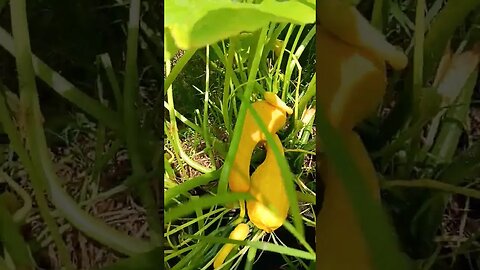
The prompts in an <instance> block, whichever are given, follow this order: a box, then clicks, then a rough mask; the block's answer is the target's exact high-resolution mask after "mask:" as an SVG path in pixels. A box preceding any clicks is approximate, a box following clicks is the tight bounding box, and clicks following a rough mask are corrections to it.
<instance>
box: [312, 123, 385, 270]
mask: <svg viewBox="0 0 480 270" xmlns="http://www.w3.org/2000/svg"><path fill="white" fill-rule="evenodd" d="M344 138H345V142H346V144H347V146H348V148H349V150H350V153H351V155H352V156H353V158H354V160H355V161H356V163H357V166H358V167H359V168H360V169H361V173H362V176H363V177H364V179H367V181H368V182H367V186H368V187H369V190H370V192H371V196H372V197H373V198H375V199H376V200H377V201H378V202H379V203H380V193H379V186H378V179H377V176H376V172H375V168H374V167H373V165H372V163H371V161H370V157H369V155H368V152H367V151H366V149H365V148H364V146H363V144H362V142H361V140H360V138H359V137H358V135H357V134H356V133H354V132H353V131H351V132H349V133H347V134H346V135H344ZM319 162H320V170H319V174H320V177H321V179H322V181H323V183H324V184H325V193H324V199H323V203H322V209H321V210H320V213H319V215H318V216H317V227H316V229H317V239H316V241H317V242H316V246H317V248H316V252H317V256H318V257H317V269H319V270H327V269H335V270H351V269H355V270H371V269H373V267H372V265H371V262H370V254H369V253H368V246H367V244H366V242H365V239H364V238H363V233H362V231H361V229H360V225H359V223H358V221H357V219H356V216H355V213H354V212H353V208H352V205H351V204H350V203H349V199H348V194H347V191H346V190H345V188H344V186H343V183H342V181H341V179H339V178H338V176H337V173H336V172H335V171H334V168H333V166H332V164H331V163H330V161H329V160H328V159H327V158H325V157H321V158H320V161H319ZM345 169H346V170H347V169H348V168H345Z"/></svg>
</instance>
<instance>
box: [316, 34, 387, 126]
mask: <svg viewBox="0 0 480 270" xmlns="http://www.w3.org/2000/svg"><path fill="white" fill-rule="evenodd" d="M317 46H318V50H317V59H318V61H317V68H316V69H317V101H318V102H319V104H320V105H321V106H322V107H323V108H324V110H325V113H326V114H327V117H328V118H329V119H330V121H331V123H332V125H333V126H334V127H335V128H339V129H342V130H351V129H352V128H353V127H354V126H355V125H356V124H358V123H359V122H360V121H362V120H363V119H365V118H366V117H368V116H369V115H370V114H372V113H374V112H375V109H376V107H377V106H378V104H379V103H380V102H381V100H382V98H383V96H384V93H385V88H386V79H385V76H386V75H385V64H384V62H383V60H379V59H377V58H375V57H374V55H373V54H371V53H369V52H368V51H366V50H363V49H361V48H358V47H354V46H352V45H350V44H347V43H345V42H343V41H341V40H339V39H338V38H336V37H335V36H334V35H332V34H330V33H329V32H327V31H325V30H324V29H323V28H322V27H317Z"/></svg>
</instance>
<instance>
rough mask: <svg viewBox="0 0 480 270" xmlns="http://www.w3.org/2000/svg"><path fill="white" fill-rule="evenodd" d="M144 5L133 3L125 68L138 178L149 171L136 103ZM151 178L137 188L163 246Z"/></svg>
mask: <svg viewBox="0 0 480 270" xmlns="http://www.w3.org/2000/svg"><path fill="white" fill-rule="evenodd" d="M140 4H141V0H132V1H130V16H129V22H128V37H127V61H126V68H125V82H124V90H123V93H124V99H123V102H124V104H123V112H124V121H125V123H124V125H125V128H126V130H125V135H126V143H127V149H128V154H129V156H130V161H131V163H132V168H133V174H134V175H145V171H146V170H145V167H144V164H143V162H144V161H143V159H142V156H141V151H140V146H139V136H138V131H139V130H140V127H139V123H138V120H137V119H138V117H137V114H136V108H135V101H136V100H138V93H137V89H138V83H137V64H136V61H137V55H138V31H139V21H140ZM149 183H150V181H149V178H147V179H145V180H144V181H141V182H138V186H137V187H136V189H137V192H138V193H139V195H140V199H141V201H142V204H143V206H144V207H145V209H146V212H147V221H148V224H149V228H150V229H151V240H152V242H153V244H155V245H157V246H159V245H160V240H161V239H162V228H163V226H162V224H161V222H160V215H159V214H158V211H157V207H156V202H155V198H154V197H153V192H152V189H151V188H150V186H149Z"/></svg>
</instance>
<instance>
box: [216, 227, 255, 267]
mask: <svg viewBox="0 0 480 270" xmlns="http://www.w3.org/2000/svg"><path fill="white" fill-rule="evenodd" d="M248 231H249V227H248V225H247V224H245V223H240V224H238V225H237V226H236V227H235V229H233V231H232V232H231V233H230V236H229V237H228V238H229V239H232V240H239V241H243V240H245V238H247V235H248ZM235 246H236V245H235V244H231V243H227V244H225V245H223V247H222V249H220V251H219V252H218V253H217V256H216V257H215V261H214V262H213V268H214V269H217V268H219V267H220V266H221V265H222V264H223V262H224V261H225V259H226V258H227V256H228V254H230V251H232V249H233V248H234V247H235Z"/></svg>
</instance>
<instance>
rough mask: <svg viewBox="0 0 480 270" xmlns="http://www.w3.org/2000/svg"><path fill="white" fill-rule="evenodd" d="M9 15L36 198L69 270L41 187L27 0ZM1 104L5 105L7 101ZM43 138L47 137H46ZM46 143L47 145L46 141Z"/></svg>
mask: <svg viewBox="0 0 480 270" xmlns="http://www.w3.org/2000/svg"><path fill="white" fill-rule="evenodd" d="M10 14H11V23H12V32H13V37H14V44H15V61H16V65H17V70H18V82H19V86H20V112H21V114H22V116H20V119H21V120H23V121H24V123H23V124H24V125H25V126H24V128H25V130H24V131H25V134H24V135H26V139H27V144H28V146H29V148H30V151H31V155H32V163H33V164H32V165H33V166H32V167H30V171H29V172H30V173H31V174H32V175H36V176H37V177H38V178H37V179H38V180H33V181H32V182H33V183H32V184H33V185H34V186H35V188H34V189H35V194H36V196H37V202H38V203H39V208H40V211H41V212H43V215H42V216H43V218H44V220H45V223H46V224H47V227H48V229H49V231H50V233H51V234H52V237H53V239H54V241H55V245H56V246H57V248H58V252H59V257H60V261H61V262H62V264H63V265H64V266H65V267H66V268H67V269H74V267H73V264H72V262H71V260H70V256H69V254H68V251H67V247H66V245H65V242H63V240H62V237H61V235H60V233H59V232H58V228H57V225H56V224H55V221H54V220H53V218H52V217H51V216H50V215H49V214H48V210H47V209H48V206H47V202H46V199H45V197H44V195H43V190H44V188H43V187H42V183H41V180H40V175H41V162H38V161H39V158H41V156H42V152H43V154H46V151H42V150H46V149H39V147H38V142H37V140H38V139H39V137H40V136H36V135H37V134H36V133H37V132H38V133H40V132H43V127H42V126H41V123H40V121H41V118H40V117H41V116H40V107H39V104H38V96H37V86H36V83H35V73H34V70H33V65H32V55H31V49H30V37H29V32H28V23H27V10H26V2H25V0H17V1H11V2H10ZM2 103H3V104H5V106H6V103H5V102H2ZM2 107H3V106H2ZM7 115H9V114H7ZM21 120H20V121H21ZM4 126H5V124H4ZM7 126H8V124H7ZM10 128H12V127H10ZM42 135H43V136H45V134H42ZM10 140H12V138H10ZM43 142H44V143H45V141H43ZM47 158H48V157H47ZM40 204H41V205H42V207H40Z"/></svg>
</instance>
